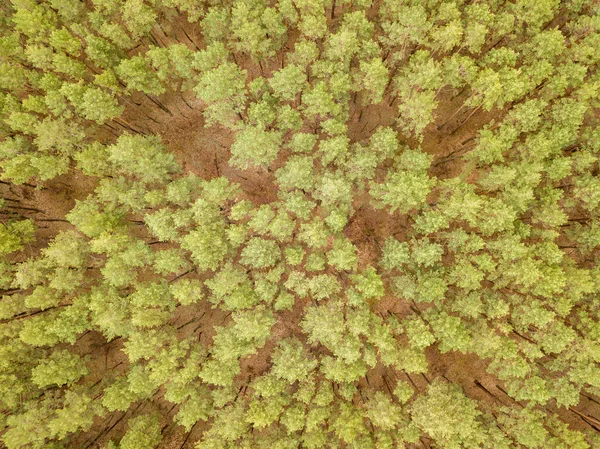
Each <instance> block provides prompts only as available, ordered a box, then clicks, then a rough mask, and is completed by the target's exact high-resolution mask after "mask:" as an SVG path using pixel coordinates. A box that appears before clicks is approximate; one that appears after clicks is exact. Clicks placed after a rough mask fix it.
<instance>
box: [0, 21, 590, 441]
mask: <svg viewBox="0 0 600 449" xmlns="http://www.w3.org/2000/svg"><path fill="white" fill-rule="evenodd" d="M183 32H184V33H185V30H183ZM179 34H181V32H179ZM189 34H190V35H191V36H190V37H191V39H190V38H188V40H189V41H190V42H194V40H196V39H197V38H198V37H197V36H194V35H193V33H191V32H190V33H189ZM186 36H187V34H186ZM163 37H165V39H167V38H166V36H163ZM178 39H181V40H185V39H186V37H184V36H182V35H179V36H178ZM194 45H195V44H194ZM248 70H257V68H256V67H250V66H249V67H248ZM266 70H269V69H268V68H267V69H266ZM182 95H183V96H182ZM452 95H453V93H452V92H444V91H442V92H440V95H439V97H440V98H439V100H440V105H439V107H438V108H437V110H436V111H435V116H436V123H433V124H431V125H429V127H428V128H426V130H425V132H424V135H425V138H424V140H423V142H422V143H419V142H416V141H414V140H411V139H407V141H406V142H404V143H406V144H408V145H409V146H410V147H411V148H416V147H417V146H419V145H420V146H421V148H422V149H423V151H425V152H427V153H429V154H431V155H432V156H433V164H432V169H431V174H432V175H435V176H436V177H438V178H440V179H446V178H451V177H454V176H457V175H458V174H459V173H460V172H461V162H460V160H459V159H452V157H453V156H454V155H457V154H461V153H462V152H464V151H466V150H468V149H469V147H470V145H471V144H472V143H473V142H474V138H475V136H476V132H477V130H479V129H481V127H482V126H483V125H484V124H485V123H489V122H490V121H491V120H492V119H493V118H497V117H498V116H499V115H502V111H500V114H499V112H498V111H494V112H485V111H482V110H479V111H477V112H475V113H474V114H472V115H470V114H471V112H472V111H470V110H469V109H468V108H465V109H464V110H463V111H461V113H458V114H455V115H454V112H455V111H457V109H459V108H460V107H461V105H462V102H463V101H464V95H458V96H456V97H454V98H453V97H452ZM391 100H392V99H391V98H390V97H389V95H388V97H387V98H386V99H385V100H384V102H383V103H381V104H379V105H372V106H368V107H362V106H357V107H352V108H351V110H350V117H351V119H350V120H349V122H348V128H349V131H348V135H349V137H350V138H351V139H352V141H353V142H366V141H368V139H369V137H370V136H371V134H372V133H373V132H374V131H375V130H376V128H377V127H379V126H394V123H395V117H396V115H397V110H396V108H395V107H394V105H393V101H391ZM158 101H159V102H160V103H161V104H162V105H164V107H165V109H166V111H165V110H163V109H161V108H159V107H157V105H156V104H155V103H153V102H152V101H151V99H149V98H147V97H145V96H144V95H142V94H134V95H133V96H132V97H131V101H128V102H127V103H126V111H125V113H124V115H123V118H124V121H125V123H128V124H130V125H131V126H132V127H133V128H134V129H137V130H139V131H140V132H144V133H152V134H156V135H159V136H160V137H161V139H162V142H163V143H164V144H165V145H166V147H167V148H168V149H169V150H170V151H171V152H172V153H173V154H174V155H175V156H176V158H177V160H178V161H179V162H180V163H181V165H182V167H183V173H184V174H185V173H188V172H191V173H194V174H196V175H198V176H200V177H201V178H203V179H211V178H215V177H218V176H224V177H226V178H228V179H229V180H231V181H234V182H237V183H239V185H240V186H241V189H242V191H243V192H244V194H245V195H246V196H247V198H248V199H249V200H251V201H252V202H254V203H255V204H263V203H269V202H273V201H275V200H276V199H277V188H276V183H275V182H274V176H273V170H271V171H270V172H269V171H267V170H265V169H249V170H240V169H236V168H232V167H231V166H230V165H229V164H228V160H229V158H230V155H231V154H230V150H229V148H230V146H231V144H232V142H233V135H232V132H231V131H230V130H227V129H225V128H221V127H215V126H213V127H205V121H204V118H203V115H202V104H201V102H200V101H199V100H197V99H195V97H194V95H193V93H191V92H184V93H183V94H181V93H170V94H165V95H162V96H160V97H159V98H158ZM390 103H392V106H390ZM442 125H443V126H442ZM113 126H114V128H115V129H119V126H118V125H116V124H113ZM438 128H439V129H438ZM120 131H122V129H119V132H120ZM98 137H99V139H100V140H101V141H106V142H110V141H114V138H115V136H114V135H112V133H111V132H110V130H107V129H105V130H103V131H101V135H99V136H98ZM281 162H282V161H277V162H275V164H273V166H274V167H278V166H280V165H281ZM34 187H35V186H28V185H23V186H9V185H7V184H1V185H0V191H1V193H2V194H3V196H5V197H8V198H15V199H20V200H21V203H20V206H19V207H26V208H29V209H37V210H27V209H22V210H20V212H23V215H29V216H33V215H35V217H36V221H38V222H41V223H42V224H43V226H42V227H41V228H40V229H39V230H38V233H37V237H38V240H37V242H36V244H35V245H32V246H30V247H29V248H28V251H26V255H27V256H30V255H33V254H35V253H37V252H38V251H39V249H40V248H43V247H45V246H46V244H47V242H48V240H50V239H51V238H52V237H53V236H54V235H56V233H57V232H58V231H60V230H62V229H69V228H71V225H70V224H68V223H66V222H65V221H64V217H65V215H66V214H67V213H68V212H69V211H70V210H71V209H72V207H73V206H74V204H75V200H81V199H84V198H85V197H86V196H87V195H88V194H90V193H91V192H93V190H94V187H95V185H94V181H93V179H91V178H89V177H85V176H83V175H81V174H78V173H77V172H75V171H71V172H69V173H68V174H66V175H62V176H59V177H57V178H55V179H53V180H51V181H49V182H48V183H47V184H46V186H45V187H44V188H42V189H35V188H34ZM355 210H356V212H355V214H354V215H353V216H352V217H351V221H350V223H349V225H348V226H347V229H346V231H345V233H346V236H347V237H348V238H349V239H350V240H351V241H352V242H353V243H354V244H355V245H356V247H357V248H358V254H359V263H360V264H364V265H366V264H371V263H373V262H374V261H375V260H376V259H377V258H378V257H379V254H380V248H381V246H382V245H383V242H384V241H385V239H386V238H387V237H388V236H390V235H394V236H395V237H396V238H398V239H399V240H404V238H403V237H405V234H404V232H405V231H404V229H406V227H407V226H408V225H409V222H408V221H406V220H404V219H403V220H404V221H399V220H398V217H395V216H393V215H390V214H389V213H388V212H387V211H386V210H376V209H374V208H373V207H372V206H370V205H369V202H368V199H367V195H362V196H361V195H359V196H358V197H357V200H356V202H355ZM304 306H305V304H303V303H302V302H299V303H297V304H296V305H295V307H294V308H293V309H292V310H291V311H289V312H285V313H281V314H280V319H279V321H278V322H277V323H276V324H275V327H274V329H273V332H272V336H271V338H270V339H269V340H268V341H267V343H266V345H265V346H264V348H262V349H261V350H260V351H259V352H258V353H257V354H255V355H253V356H250V357H247V358H246V359H244V360H242V364H241V367H242V372H241V374H240V378H247V377H254V376H256V375H259V374H261V373H262V372H264V371H266V370H267V369H268V368H269V359H268V358H269V355H270V353H271V352H272V349H273V348H274V346H275V345H276V343H277V341H279V340H280V339H282V338H284V337H286V336H289V335H297V336H298V337H300V338H302V335H301V330H300V327H299V322H300V318H301V316H302V314H303V308H304ZM411 307H413V305H412V304H410V303H409V302H407V301H406V300H401V299H398V298H395V297H392V296H388V297H384V298H383V299H382V300H381V301H380V302H379V303H378V305H377V307H376V312H377V313H379V314H381V315H382V316H385V315H386V314H388V313H394V314H398V315H404V314H408V313H409V312H410V308H411ZM200 319H201V320H202V328H203V335H201V336H199V338H203V339H209V338H211V332H210V330H212V328H213V327H214V326H218V325H221V324H222V323H223V322H224V320H226V319H227V316H226V315H225V314H224V313H223V312H219V311H215V310H213V309H211V308H210V306H209V305H206V306H202V307H196V306H195V307H182V308H181V310H180V312H179V314H178V316H177V317H176V322H177V324H178V325H182V327H181V332H182V333H189V332H190V331H192V329H193V328H194V327H195V326H192V325H190V324H189V323H192V324H194V323H195V322H196V321H197V320H200ZM193 320H196V321H193ZM205 330H206V332H205ZM195 331H197V328H196V329H195V330H193V331H192V332H195ZM77 345H79V346H80V349H81V353H82V354H84V353H85V354H90V353H91V354H94V356H95V358H94V361H93V363H92V368H93V369H94V371H95V374H97V376H98V379H100V378H102V377H104V376H105V375H107V374H108V373H110V372H111V371H114V370H120V369H122V368H124V367H125V366H126V356H125V354H124V353H123V352H122V351H120V349H121V347H122V344H121V342H120V341H119V340H114V341H112V342H109V343H106V341H105V339H104V338H103V337H102V335H101V334H99V333H95V332H91V333H89V334H87V335H84V336H83V337H81V338H80V340H79V341H78V343H77ZM426 354H427V357H428V361H429V366H430V371H429V373H428V374H427V375H421V376H411V377H409V378H407V380H409V381H410V382H411V383H412V384H413V385H414V386H415V387H416V388H417V389H418V390H420V391H423V390H424V389H425V388H426V386H427V384H428V383H429V382H430V377H431V376H444V377H446V378H447V379H448V380H450V381H451V382H454V383H457V384H459V385H460V386H461V387H462V388H463V389H464V391H465V394H466V395H467V396H469V397H471V398H473V399H475V400H477V401H478V402H483V403H497V404H498V403H499V404H507V405H508V404H509V403H510V402H511V401H513V400H512V399H511V398H510V397H508V395H506V394H505V393H504V392H503V386H502V383H501V382H499V381H498V380H497V379H496V378H495V377H494V376H492V375H490V374H488V373H487V372H486V366H487V362H486V361H485V360H481V359H479V358H478V357H476V356H473V355H465V354H460V353H456V352H449V353H446V354H441V353H440V352H439V350H438V349H437V348H436V347H430V348H429V349H428V350H427V352H426ZM390 376H394V375H393V374H391V371H390V370H387V369H385V367H383V366H381V365H378V366H376V367H375V368H374V369H373V370H371V371H370V372H369V374H368V376H367V379H366V380H365V382H369V383H370V386H371V387H376V388H379V389H384V388H386V386H385V385H386V383H387V380H386V378H389V377H390ZM162 394H164V391H162V392H159V393H158V394H157V396H156V398H159V397H161V396H162ZM156 404H157V405H158V406H159V407H160V408H162V409H164V410H163V412H164V413H162V416H163V419H164V423H165V426H166V425H167V424H166V423H167V422H172V421H169V420H170V418H171V417H172V416H173V414H174V413H175V411H174V410H173V407H172V406H171V404H170V403H168V402H167V401H156ZM147 405H148V402H145V403H144V402H143V403H141V404H140V405H139V407H140V408H143V407H146V406H147ZM549 407H550V408H551V409H552V411H555V412H557V413H558V414H559V415H560V416H561V419H562V420H564V421H565V422H567V423H568V424H569V425H570V426H572V428H574V429H584V428H586V427H587V428H589V426H590V423H589V422H586V421H584V420H583V419H582V417H581V416H579V415H578V414H576V413H575V412H572V411H570V410H566V409H564V408H561V409H558V408H556V407H553V406H549ZM137 410H138V409H135V407H134V408H133V410H131V411H128V412H124V413H113V414H110V417H109V421H108V422H106V423H104V424H103V425H102V426H98V428H106V429H109V430H115V431H119V430H120V431H124V430H125V429H124V427H125V423H126V420H124V417H125V416H128V415H129V414H130V413H134V412H135V411H137ZM578 410H580V411H581V412H583V413H585V414H587V415H589V416H591V417H592V418H593V419H594V420H596V421H597V422H596V423H595V424H598V426H599V427H600V405H599V404H598V403H596V402H595V400H594V399H588V398H585V397H584V398H583V399H582V403H581V404H580V405H579V406H578ZM101 421H102V420H99V422H98V424H100V422H101ZM592 423H593V421H592ZM121 427H122V428H121ZM203 428H204V426H203V425H202V424H198V425H197V426H195V427H194V428H193V429H192V434H191V435H189V434H188V433H186V432H184V431H183V429H182V428H181V427H177V426H175V425H174V424H170V425H169V427H168V428H165V429H163V430H164V431H165V436H166V439H165V442H164V443H163V444H164V445H163V446H162V447H164V448H165V449H171V448H181V449H184V448H185V447H186V445H185V442H186V441H195V440H197V439H198V436H199V434H200V432H201V431H202V430H203ZM108 435H109V434H108V432H106V431H105V432H104V433H103V434H100V435H98V434H97V433H95V432H94V431H90V432H88V433H87V434H82V441H81V447H82V448H85V447H87V446H91V445H92V444H95V445H98V444H105V443H106V442H107V440H108V439H109V436H108ZM188 446H189V445H188Z"/></svg>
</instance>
